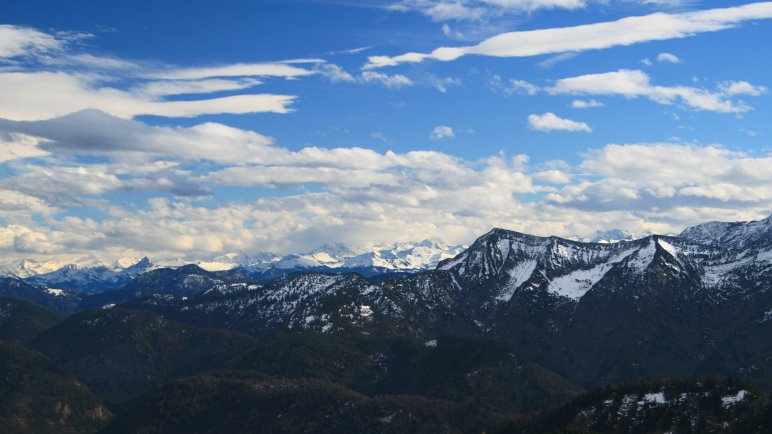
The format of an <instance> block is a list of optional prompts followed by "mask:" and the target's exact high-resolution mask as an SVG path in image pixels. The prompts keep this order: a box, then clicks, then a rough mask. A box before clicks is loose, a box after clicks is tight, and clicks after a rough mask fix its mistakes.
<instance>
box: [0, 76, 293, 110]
mask: <svg viewBox="0 0 772 434" xmlns="http://www.w3.org/2000/svg"><path fill="white" fill-rule="evenodd" d="M101 80H102V77H98V76H91V75H83V74H71V73H65V72H5V73H0V94H2V95H3V98H1V99H0V118H5V119H14V120H39V119H50V118H53V117H57V116H63V115H66V114H69V113H73V112H76V111H80V110H84V109H97V110H102V111H105V112H108V113H111V114H113V115H115V116H120V117H126V118H131V117H134V116H138V115H156V116H166V117H194V116H199V115H202V114H215V113H235V114H243V113H260V112H273V113H288V112H289V111H290V105H291V104H292V102H293V101H294V99H295V97H294V96H291V95H273V94H253V95H234V96H228V97H220V98H211V99H199V100H190V101H165V100H163V99H160V98H158V97H156V96H152V95H147V94H141V93H134V92H129V91H124V90H120V89H118V88H115V87H110V86H107V85H103V84H102V83H101Z"/></svg>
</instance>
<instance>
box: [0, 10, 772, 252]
mask: <svg viewBox="0 0 772 434" xmlns="http://www.w3.org/2000/svg"><path fill="white" fill-rule="evenodd" d="M159 3H160V4H159ZM0 17H1V19H2V23H0V25H2V27H0V146H2V147H3V148H4V149H5V150H4V152H3V153H2V154H0V156H2V158H0V253H2V254H3V255H4V256H6V257H41V258H44V257H59V256H66V255H80V254H86V253H93V254H100V255H105V256H121V255H125V254H131V255H144V254H148V255H151V256H152V257H156V258H159V259H168V258H186V259H197V258H207V257H213V256H216V255H218V254H222V253H227V252H234V251H242V250H243V251H263V250H271V251H277V252H287V251H302V250H305V249H309V248H312V247H314V246H315V245H318V244H321V243H324V242H332V241H343V242H347V243H350V244H354V245H361V244H363V243H367V242H394V241H408V240H420V239H423V238H439V239H443V240H445V241H448V242H451V243H469V242H470V241H472V240H473V239H474V238H475V237H476V236H478V235H480V234H482V233H484V232H485V231H487V230H488V229H489V228H490V227H493V226H499V227H505V228H511V229H514V230H520V231H524V232H529V233H535V234H540V235H550V234H555V235H560V236H580V237H583V236H589V235H591V234H592V233H593V232H594V231H596V230H605V229H612V228H623V229H627V230H630V231H633V232H636V233H644V232H647V231H651V232H660V233H671V232H678V231H680V230H681V229H683V228H684V227H685V226H687V225H690V224H694V223H699V222H702V221H705V220H746V219H756V218H761V217H765V216H767V215H769V214H770V213H772V187H769V185H772V184H771V183H770V181H772V169H770V167H772V157H770V134H772V131H770V122H769V120H770V119H772V105H771V104H770V93H769V87H770V86H772V83H770V82H769V77H772V74H771V73H772V52H771V51H770V50H769V47H768V45H769V44H768V42H767V41H770V40H772V3H746V2H708V1H688V0H680V1H679V0H656V1H655V0H649V1H646V0H623V1H614V0H607V1H593V0H384V1H372V2H349V1H324V2H323V1H300V0H298V1H265V0H263V1H247V0H241V1H226V2H218V4H214V3H212V2H192V1H186V2H181V1H167V2H144V1H139V2H130V3H120V2H103V1H80V2H77V6H76V7H75V6H72V5H63V4H62V3H61V2H52V1H34V0H31V1H26V2H15V4H8V2H6V4H3V5H1V6H0Z"/></svg>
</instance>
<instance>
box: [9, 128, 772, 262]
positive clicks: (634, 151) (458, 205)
mask: <svg viewBox="0 0 772 434" xmlns="http://www.w3.org/2000/svg"><path fill="white" fill-rule="evenodd" d="M232 136H233V137H234V138H237V137H242V138H246V137H248V135H244V134H243V133H242V134H237V133H236V132H233V133H232ZM218 137H220V136H218ZM275 150H276V151H277V152H276V153H275V155H273V154H270V153H266V157H265V159H264V160H263V161H262V162H260V163H252V164H249V165H241V166H230V167H226V168H224V169H216V168H215V169H212V170H213V171H212V172H209V173H206V174H204V175H201V176H198V175H191V176H193V178H195V179H192V180H193V181H196V180H197V181H198V182H200V183H202V184H203V185H208V186H213V185H226V186H231V187H232V188H239V186H242V187H252V186H264V187H271V188H282V187H298V186H300V187H302V186H308V185H315V186H318V187H319V188H314V189H311V190H309V191H304V190H303V189H300V190H299V191H298V192H296V193H292V194H284V195H278V196H267V197H263V198H261V199H258V200H256V201H254V202H251V201H245V202H238V201H234V202H230V203H227V204H221V205H219V206H216V207H214V208H211V207H204V206H202V205H196V203H195V202H194V201H190V200H181V199H170V198H155V199H151V200H149V201H148V206H147V207H142V209H139V210H137V209H131V208H129V207H125V208H124V207H123V206H122V205H121V204H120V203H113V204H106V205H105V206H106V208H105V210H106V211H105V217H104V218H103V219H100V221H94V220H91V219H87V218H81V217H74V216H69V217H53V215H52V214H51V213H50V212H49V215H50V216H51V217H49V218H47V219H46V223H45V224H41V223H35V222H34V221H33V220H32V219H28V220H25V218H24V217H23V216H24V215H27V216H30V215H40V213H42V212H45V210H47V209H49V208H48V207H49V206H48V205H46V204H45V203H43V202H42V201H41V200H40V199H37V198H34V197H30V196H28V195H25V194H23V193H21V192H18V191H12V192H10V194H11V195H12V196H9V195H8V194H4V193H3V190H2V188H3V187H0V215H1V216H4V217H5V218H6V219H7V220H6V221H8V222H9V223H8V224H7V225H6V226H5V227H2V226H0V252H2V253H3V254H4V257H6V258H11V257H27V256H40V257H46V256H57V255H63V254H69V255H72V254H83V253H93V252H98V253H99V254H100V255H103V256H107V257H109V255H110V254H115V255H119V256H125V255H127V254H149V255H151V257H153V258H154V259H158V260H163V259H174V258H188V259H200V258H206V257H211V256H214V255H217V254H221V253H223V252H231V251H238V250H245V251H257V250H278V251H298V250H303V249H305V248H310V247H313V246H314V245H316V244H319V243H322V242H325V241H332V240H339V241H343V242H348V243H352V244H357V243H363V242H372V241H375V242H378V241H406V240H412V239H420V238H422V237H423V238H425V237H441V238H443V239H445V240H447V241H449V242H463V243H469V242H470V241H471V240H473V239H474V238H475V237H476V236H479V235H480V234H482V233H484V232H486V231H487V230H488V229H489V228H490V227H492V226H500V227H508V228H511V229H514V230H520V231H526V232H529V233H535V234H540V235H552V234H556V235H562V236H573V235H577V234H578V235H589V234H591V233H592V232H594V231H595V230H597V229H599V228H608V227H625V228H630V229H645V230H651V231H654V232H678V231H680V230H681V229H682V228H683V227H684V226H685V225H688V224H693V223H697V222H701V221H706V220H711V219H721V220H739V219H751V218H758V217H762V216H764V213H765V212H768V211H769V209H768V204H769V203H770V201H772V188H770V187H769V186H770V185H772V182H770V181H772V178H771V176H772V174H770V172H769V170H768V167H770V164H772V160H770V158H769V157H750V156H747V155H744V154H742V153H738V152H734V151H730V150H727V149H725V148H722V147H720V146H708V147H698V146H693V145H680V144H667V143H666V144H638V145H608V146H606V147H604V148H601V149H597V150H595V151H590V152H587V153H586V154H584V155H583V157H582V163H580V164H579V165H578V166H577V167H574V168H572V167H570V166H568V165H567V164H566V163H565V162H560V161H557V162H546V163H544V164H543V165H540V166H539V167H538V168H537V169H536V170H534V171H531V169H530V168H529V163H528V160H529V159H528V157H527V156H526V155H518V156H515V157H512V158H506V157H504V156H494V157H489V158H486V159H482V160H480V161H467V160H463V159H459V158H455V157H452V156H449V155H447V154H443V153H439V152H426V151H414V152H409V153H403V154H399V153H394V152H386V153H378V152H375V151H372V150H368V149H361V148H338V149H326V148H304V149H301V150H299V151H294V152H291V151H287V150H284V149H281V148H275ZM174 168H175V166H174V165H173V164H171V163H169V162H163V161H159V164H158V165H157V166H154V167H148V168H147V171H148V172H152V173H157V172H158V173H161V174H165V173H168V170H173V169H174ZM43 170H52V172H51V173H48V174H46V173H43V172H42V171H43ZM84 171H85V172H86V173H82V172H84ZM30 173H32V175H30V176H27V177H26V178H24V179H18V180H17V182H18V184H19V185H17V186H16V187H17V188H22V186H21V184H25V183H29V185H27V186H26V188H27V189H29V190H30V191H33V190H34V191H37V192H40V191H49V192H50V194H51V195H52V196H54V195H62V194H67V193H66V192H65V190H68V189H75V191H80V190H78V189H79V188H80V189H84V190H83V191H80V193H79V194H83V195H85V194H87V193H89V192H90V193H89V194H90V195H91V196H92V197H93V198H94V199H98V198H100V197H101V196H99V195H100V194H101V193H102V192H105V191H110V189H113V188H131V187H132V186H136V182H135V179H134V178H135V177H136V176H135V177H132V176H128V178H127V175H126V174H132V173H134V174H135V175H136V172H133V171H132V168H131V167H129V165H126V167H125V168H123V169H118V168H117V167H116V166H109V167H108V166H105V165H92V166H89V167H85V168H84V170H80V169H78V168H67V169H66V170H64V169H50V168H49V169H35V171H33V172H30ZM43 181H45V182H43ZM129 181H130V182H129ZM35 182H38V184H34V183H35ZM132 182H134V184H132ZM57 184H61V185H60V186H58V187H57ZM25 185H26V184H25ZM142 188H144V189H145V190H143V191H152V190H151V189H152V188H154V187H153V186H151V185H148V184H145V185H144V186H142ZM534 193H546V196H545V198H544V199H543V200H541V199H540V200H533V199H529V200H525V199H524V197H526V196H525V195H527V196H528V197H531V198H532V197H533V196H534ZM84 197H85V198H86V199H87V198H88V196H84ZM82 199H83V198H81V200H82ZM70 200H71V199H70ZM35 204H36V205H35ZM35 206H37V207H38V208H39V209H38V210H36V211H32V209H33V208H34V207H35ZM23 210H26V211H23ZM3 213H5V214H3ZM25 213H26V214H25ZM26 234H29V235H26Z"/></svg>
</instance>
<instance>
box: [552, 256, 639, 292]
mask: <svg viewBox="0 0 772 434" xmlns="http://www.w3.org/2000/svg"><path fill="white" fill-rule="evenodd" d="M635 251H636V250H635V249H629V250H625V251H623V252H621V253H619V254H618V255H616V256H614V257H613V258H611V259H610V260H609V261H608V262H604V263H602V264H598V265H596V266H595V267H593V268H590V269H586V270H576V271H573V272H571V273H568V274H566V275H564V276H560V277H558V278H555V279H552V281H551V282H550V284H549V287H548V288H547V291H549V292H550V293H552V294H556V295H559V296H561V297H568V298H570V299H572V300H579V299H580V298H582V297H583V296H584V294H586V293H587V291H589V290H590V289H591V288H592V287H593V286H594V285H595V284H596V283H598V281H600V279H602V278H603V276H605V275H606V273H607V272H608V271H609V270H610V269H611V268H612V267H613V266H614V264H616V263H618V262H620V261H622V260H623V259H625V258H627V257H628V256H630V255H632V254H633V253H634V252H635Z"/></svg>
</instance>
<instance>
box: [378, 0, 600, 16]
mask: <svg viewBox="0 0 772 434" xmlns="http://www.w3.org/2000/svg"><path fill="white" fill-rule="evenodd" d="M585 6H586V1H585V0H401V1H399V2H397V3H393V4H391V5H389V9H391V10H395V11H401V12H419V13H421V14H423V15H426V16H428V17H429V18H431V19H432V20H433V21H449V20H455V21H478V20H481V19H484V18H490V17H495V16H501V15H504V14H512V13H524V12H533V11H536V10H538V9H579V8H583V7H585Z"/></svg>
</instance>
